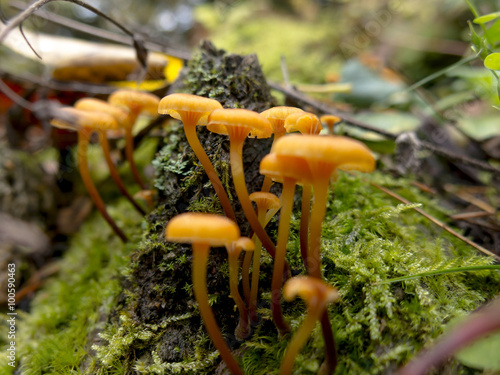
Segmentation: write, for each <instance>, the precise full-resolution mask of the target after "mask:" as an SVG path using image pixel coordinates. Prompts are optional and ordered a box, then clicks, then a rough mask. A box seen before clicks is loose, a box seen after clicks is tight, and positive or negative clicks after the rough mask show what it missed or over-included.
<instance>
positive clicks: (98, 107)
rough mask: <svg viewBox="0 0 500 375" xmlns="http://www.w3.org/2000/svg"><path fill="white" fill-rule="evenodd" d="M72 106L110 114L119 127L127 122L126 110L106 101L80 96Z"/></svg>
mask: <svg viewBox="0 0 500 375" xmlns="http://www.w3.org/2000/svg"><path fill="white" fill-rule="evenodd" d="M74 107H75V108H76V109H81V110H83V111H89V112H101V113H106V114H108V115H111V116H113V117H114V119H115V120H116V122H117V124H118V126H119V127H124V126H125V125H126V124H127V123H128V117H127V112H125V111H124V110H123V109H121V108H119V107H116V106H114V105H112V104H109V103H108V102H106V101H104V100H100V99H95V98H82V99H79V100H77V101H76V102H75V104H74Z"/></svg>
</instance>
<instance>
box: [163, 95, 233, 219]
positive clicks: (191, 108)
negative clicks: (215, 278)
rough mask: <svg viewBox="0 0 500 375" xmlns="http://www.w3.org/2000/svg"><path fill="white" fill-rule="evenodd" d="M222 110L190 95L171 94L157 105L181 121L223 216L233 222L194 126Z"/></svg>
mask: <svg viewBox="0 0 500 375" xmlns="http://www.w3.org/2000/svg"><path fill="white" fill-rule="evenodd" d="M220 108H222V105H221V104H220V103H219V102H218V101H217V100H214V99H209V98H204V97H202V96H197V95H191V94H171V95H167V96H165V97H164V98H163V99H162V100H161V101H160V104H159V105H158V112H159V113H162V114H167V115H170V116H172V117H173V118H175V119H178V120H181V121H182V124H183V126H184V133H185V134H186V139H187V141H188V143H189V145H190V146H191V149H192V150H193V152H194V153H195V155H196V157H197V158H198V160H199V161H200V163H201V165H202V166H203V168H204V169H205V172H206V174H207V175H208V178H209V179H210V182H211V183H212V186H213V187H214V189H215V193H216V194H217V197H219V201H220V204H221V206H222V209H223V210H224V213H225V215H226V216H227V217H228V218H230V219H231V220H233V221H236V216H235V215H234V211H233V207H232V206H231V202H230V201H229V198H228V196H227V194H226V191H225V190H224V187H223V185H222V182H221V180H220V179H219V176H218V175H217V172H216V171H215V168H214V166H213V165H212V162H211V161H210V159H209V158H208V156H207V154H206V152H205V150H204V149H203V146H202V145H201V143H200V140H199V139H198V135H197V134H196V125H206V124H207V118H208V115H209V114H210V113H211V112H212V111H213V110H215V109H220Z"/></svg>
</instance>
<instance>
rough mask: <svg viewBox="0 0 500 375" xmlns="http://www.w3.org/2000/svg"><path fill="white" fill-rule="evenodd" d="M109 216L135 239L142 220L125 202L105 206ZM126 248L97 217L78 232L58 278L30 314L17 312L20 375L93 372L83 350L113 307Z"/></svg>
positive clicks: (40, 295) (7, 369)
mask: <svg viewBox="0 0 500 375" xmlns="http://www.w3.org/2000/svg"><path fill="white" fill-rule="evenodd" d="M110 213H111V215H112V216H113V217H119V218H120V220H119V223H118V224H119V225H120V226H122V227H123V228H125V230H126V231H127V233H128V234H130V235H133V237H135V238H136V239H137V234H138V229H139V223H140V220H141V218H140V217H139V215H137V214H135V211H133V209H131V208H130V205H129V203H128V202H120V203H119V205H117V206H112V207H110ZM131 246H132V244H130V245H127V246H125V245H123V244H122V243H121V242H120V241H119V239H118V238H117V237H116V236H115V235H114V234H113V233H112V231H111V230H110V228H109V226H108V225H106V223H105V222H104V220H103V219H102V218H101V217H100V216H99V215H98V214H97V213H96V214H94V215H92V217H91V218H89V220H87V221H86V223H85V224H84V225H83V226H82V227H81V228H80V231H79V233H78V234H77V235H75V237H74V238H73V239H72V241H71V247H70V249H69V250H68V252H67V253H66V254H65V257H64V259H63V260H62V261H60V264H59V269H60V270H59V274H58V277H57V278H55V279H53V280H51V281H49V282H48V283H47V285H45V286H44V288H43V292H40V293H38V295H37V297H36V298H35V299H34V300H33V301H32V304H31V311H30V313H29V314H27V313H22V312H20V311H18V312H19V320H18V324H17V330H18V331H17V334H16V344H17V359H18V360H19V362H18V365H19V366H20V367H21V370H22V373H23V374H26V375H29V374H41V373H53V374H78V373H92V371H91V370H89V371H86V370H85V367H87V366H90V365H91V363H92V360H91V359H89V357H88V345H89V342H91V341H92V338H93V337H94V336H95V333H96V332H97V330H99V329H101V328H102V327H103V325H104V321H105V319H106V317H107V315H108V314H109V312H110V310H111V308H112V307H113V306H115V305H116V301H117V296H118V295H119V293H120V291H121V286H120V280H119V278H118V275H119V272H118V270H119V269H120V268H121V267H123V266H124V265H125V264H126V262H127V260H126V258H125V255H126V254H127V253H128V252H129V251H130V248H131ZM2 321H5V316H2ZM6 337H7V335H3V334H2V335H1V336H0V339H4V338H6ZM1 344H2V346H3V345H5V344H6V343H5V342H1ZM5 353H6V351H5V350H2V352H1V354H0V358H1V361H0V366H3V367H0V369H1V370H2V371H0V372H2V373H5V374H10V373H12V368H10V367H8V366H6V364H7V360H6V358H5ZM87 360H88V363H87ZM48 371H49V372H48Z"/></svg>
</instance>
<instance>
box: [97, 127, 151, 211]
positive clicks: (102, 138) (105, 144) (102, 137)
mask: <svg viewBox="0 0 500 375" xmlns="http://www.w3.org/2000/svg"><path fill="white" fill-rule="evenodd" d="M99 143H100V144H101V148H102V152H103V154H104V159H106V163H107V164H108V168H109V174H110V175H111V178H112V179H113V181H114V182H115V184H116V186H118V189H120V192H121V193H122V194H123V195H124V196H125V197H126V198H127V199H128V200H129V202H130V203H132V205H133V206H134V207H135V209H136V210H137V211H138V212H140V213H141V214H142V215H146V211H144V209H143V208H142V207H141V206H140V205H139V204H138V203H137V202H136V201H135V199H134V198H132V196H131V195H130V193H129V192H128V191H127V188H126V187H125V185H124V184H123V181H122V179H121V178H120V175H119V174H118V171H117V170H116V166H115V164H114V163H113V160H111V153H110V151H109V149H110V148H109V141H108V137H107V136H106V132H105V131H104V130H101V131H99Z"/></svg>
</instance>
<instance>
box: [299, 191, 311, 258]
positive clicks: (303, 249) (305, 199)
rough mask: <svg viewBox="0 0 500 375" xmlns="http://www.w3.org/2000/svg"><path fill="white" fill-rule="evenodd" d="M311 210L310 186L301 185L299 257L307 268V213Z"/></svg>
mask: <svg viewBox="0 0 500 375" xmlns="http://www.w3.org/2000/svg"><path fill="white" fill-rule="evenodd" d="M310 209H311V185H309V184H304V185H302V207H301V214H300V255H301V257H302V261H303V262H304V265H305V266H306V267H307V253H308V250H307V243H308V241H309V211H310Z"/></svg>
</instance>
